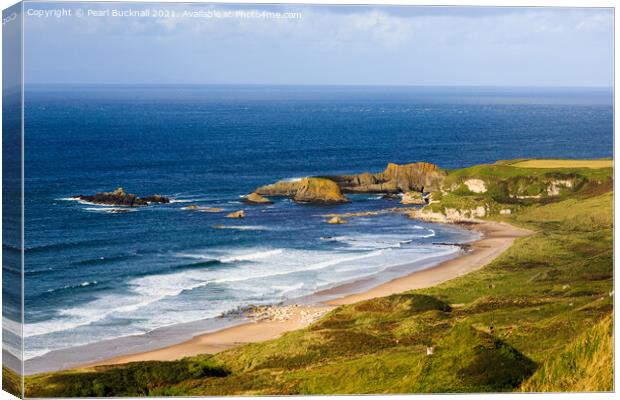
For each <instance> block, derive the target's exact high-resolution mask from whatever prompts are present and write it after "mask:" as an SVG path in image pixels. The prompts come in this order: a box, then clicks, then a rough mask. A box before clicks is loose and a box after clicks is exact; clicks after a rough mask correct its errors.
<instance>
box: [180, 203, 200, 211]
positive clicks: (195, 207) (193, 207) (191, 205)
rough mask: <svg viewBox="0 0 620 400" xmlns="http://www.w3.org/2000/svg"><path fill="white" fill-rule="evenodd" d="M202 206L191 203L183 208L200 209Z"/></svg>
mask: <svg viewBox="0 0 620 400" xmlns="http://www.w3.org/2000/svg"><path fill="white" fill-rule="evenodd" d="M199 208H200V207H198V206H197V205H196V204H190V205H189V206H187V207H183V208H182V209H183V210H198V209H199Z"/></svg>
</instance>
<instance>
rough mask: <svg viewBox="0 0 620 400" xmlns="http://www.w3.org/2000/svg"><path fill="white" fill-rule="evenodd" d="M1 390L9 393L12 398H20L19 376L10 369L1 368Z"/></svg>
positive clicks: (20, 385)
mask: <svg viewBox="0 0 620 400" xmlns="http://www.w3.org/2000/svg"><path fill="white" fill-rule="evenodd" d="M2 390H4V391H5V392H9V393H11V394H12V395H13V396H17V397H20V398H21V397H22V379H21V374H18V373H17V372H15V371H13V370H12V369H10V368H6V367H2Z"/></svg>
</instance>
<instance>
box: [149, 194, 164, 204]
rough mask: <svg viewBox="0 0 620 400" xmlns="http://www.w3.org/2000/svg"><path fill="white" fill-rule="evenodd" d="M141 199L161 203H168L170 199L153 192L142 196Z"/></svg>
mask: <svg viewBox="0 0 620 400" xmlns="http://www.w3.org/2000/svg"><path fill="white" fill-rule="evenodd" d="M142 200H144V201H146V202H147V203H161V204H168V203H170V199H169V198H167V197H164V196H162V195H159V194H154V195H152V196H147V197H143V198H142Z"/></svg>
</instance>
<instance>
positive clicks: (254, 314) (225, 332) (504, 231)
mask: <svg viewBox="0 0 620 400" xmlns="http://www.w3.org/2000/svg"><path fill="white" fill-rule="evenodd" d="M468 228H469V229H472V230H475V231H478V232H480V233H481V238H480V239H479V240H477V241H475V242H473V243H471V245H470V246H469V247H468V249H467V250H466V251H463V252H462V254H461V255H459V256H458V257H456V258H454V259H450V260H447V261H444V262H442V263H440V264H438V265H436V266H434V267H431V268H428V269H424V270H421V271H416V272H413V273H411V274H409V275H407V276H404V277H402V278H397V279H394V280H392V281H390V282H387V283H384V284H381V285H379V286H376V287H374V288H372V289H370V290H367V291H365V292H361V293H357V294H352V295H347V296H344V297H341V298H337V299H335V300H331V301H328V302H326V303H325V304H317V305H309V306H306V305H304V306H300V305H287V306H268V307H259V308H257V309H255V310H252V311H251V312H249V313H247V314H246V316H247V317H248V318H249V319H250V321H251V322H248V323H244V324H241V325H237V326H234V327H231V328H226V329H222V330H219V331H216V332H211V333H206V334H202V335H198V336H195V337H194V338H192V339H191V340H188V341H185V342H183V343H180V344H175V345H172V346H168V347H165V348H161V349H157V350H152V351H147V352H143V353H138V354H131V355H125V356H119V357H114V358H110V359H107V360H103V361H99V362H97V363H94V364H88V365H82V366H81V367H82V368H87V367H92V366H96V365H112V364H123V363H127V362H132V361H148V360H159V361H165V360H176V359H179V358H183V357H188V356H195V355H198V354H205V353H210V354H213V353H218V352H220V351H224V350H227V349H230V348H233V347H236V346H240V345H243V344H246V343H253V342H260V341H265V340H269V339H275V338H277V337H279V336H281V335H283V334H284V333H286V332H289V331H292V330H295V329H300V328H303V327H306V326H308V325H309V324H311V323H312V322H314V321H315V320H317V319H318V318H320V317H321V316H322V315H324V314H325V313H327V312H328V311H330V310H332V309H333V308H335V307H337V306H339V305H343V304H351V303H355V302H358V301H362V300H368V299H371V298H375V297H381V296H388V295H390V294H394V293H400V292H403V291H406V290H411V289H421V288H426V287H431V286H434V285H437V284H440V283H442V282H445V281H447V280H450V279H453V278H456V277H458V276H461V275H464V274H467V273H469V272H471V271H475V270H477V269H479V268H482V267H483V266H485V265H487V264H488V263H490V262H491V261H492V260H494V259H495V258H496V257H498V256H499V255H500V254H502V253H503V252H504V251H506V250H507V249H508V248H509V247H510V246H511V245H512V244H513V243H514V241H515V240H516V239H517V238H519V237H523V236H528V235H530V234H532V231H529V230H526V229H521V228H517V227H514V226H512V225H509V224H506V223H500V222H492V221H481V222H478V223H474V224H470V225H469V226H468ZM349 286H350V285H349ZM330 292H331V293H332V294H336V293H339V288H338V287H335V288H332V289H330V290H329V291H325V292H323V294H330Z"/></svg>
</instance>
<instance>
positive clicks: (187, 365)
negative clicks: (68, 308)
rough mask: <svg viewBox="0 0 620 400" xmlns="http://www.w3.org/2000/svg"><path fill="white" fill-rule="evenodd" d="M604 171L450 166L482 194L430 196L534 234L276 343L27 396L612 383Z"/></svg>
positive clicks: (63, 382)
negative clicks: (558, 186) (523, 194)
mask: <svg viewBox="0 0 620 400" xmlns="http://www.w3.org/2000/svg"><path fill="white" fill-rule="evenodd" d="M612 173H613V171H612V170H611V169H609V168H608V169H575V170H570V171H568V170H567V169H565V168H563V169H562V171H561V172H558V171H553V170H547V169H541V168H532V169H525V168H517V167H511V166H506V165H484V166H477V167H472V168H467V169H464V170H458V171H451V172H450V173H449V174H448V178H447V183H446V184H447V185H452V184H453V183H459V184H460V183H462V181H463V180H464V179H467V178H479V179H483V180H485V182H487V187H489V191H488V192H487V193H482V194H472V193H470V192H469V191H466V190H462V188H461V190H457V191H456V193H454V192H447V193H446V194H445V195H443V196H440V197H441V202H440V203H438V204H442V203H443V204H444V205H445V204H447V203H450V202H452V203H451V204H453V205H461V206H462V205H466V206H467V207H470V206H477V205H480V204H488V203H491V204H493V206H492V207H490V208H492V209H493V207H495V209H501V208H504V207H507V206H510V207H511V209H512V210H514V212H513V213H512V214H510V215H499V214H494V213H491V216H490V218H493V219H497V220H502V221H506V222H509V223H512V224H515V225H518V226H523V227H527V228H529V229H532V230H534V231H535V232H536V233H535V234H534V235H532V236H529V237H524V238H521V239H518V240H517V241H516V242H515V244H514V245H513V246H512V247H511V248H510V249H509V250H507V251H506V252H505V253H504V254H502V255H501V256H500V257H498V258H497V259H495V260H494V261H493V262H492V263H490V264H489V265H487V266H486V267H485V268H482V269H479V270H477V271H475V272H472V273H470V274H467V275H465V276H461V277H459V278H456V279H452V280H450V281H448V282H445V283H443V284H441V285H438V286H435V287H432V288H427V289H421V290H416V291H410V292H405V293H401V294H397V295H392V296H388V297H383V298H377V299H372V300H368V301H364V302H360V303H356V304H352V305H346V306H341V307H338V308H337V309H335V310H333V311H332V312H330V313H329V314H327V315H326V316H324V317H323V318H322V319H320V320H319V321H317V322H316V323H314V324H313V325H311V326H309V327H307V328H305V329H301V330H297V331H293V332H289V333H287V334H285V335H284V336H282V337H281V338H279V339H275V340H270V341H266V342H262V343H253V344H248V345H245V346H241V347H238V348H235V349H231V350H228V351H225V352H222V353H219V354H217V355H214V356H207V355H205V356H198V357H194V358H191V359H185V360H181V361H175V362H149V363H133V364H128V365H126V366H118V367H108V368H100V369H98V370H95V371H65V372H61V373H55V374H42V375H37V376H33V377H28V378H27V380H26V389H27V395H28V396H31V397H37V396H50V397H51V396H80V395H82V396H83V395H88V396H97V395H102V394H105V395H116V396H122V395H124V396H127V395H132V396H133V395H136V396H137V395H156V394H157V395H167V394H176V395H255V394H256V395H268V394H365V393H437V392H499V391H559V390H560V391H575V390H579V391H608V390H611V389H612V384H613V382H612V377H613V371H612V365H613V332H612V329H613V320H612V313H613V297H612V296H610V292H611V291H612V290H613V246H612V245H613V218H612V217H613V214H612V207H613V193H612V192H611V190H612V186H611V184H610V183H611V176H612ZM530 174H531V175H530ZM558 174H560V175H558ZM566 174H570V176H571V179H575V181H576V182H579V184H578V185H576V186H575V187H574V188H572V189H571V190H568V191H566V192H563V193H561V194H560V195H558V196H553V197H546V196H542V197H541V198H539V199H534V200H527V201H526V200H523V201H522V200H519V201H515V200H514V199H510V198H509V197H506V196H505V195H506V193H505V192H504V197H501V196H499V195H498V191H497V190H495V189H494V188H502V187H503V188H506V187H508V188H509V190H512V189H510V188H518V187H520V186H519V185H521V184H522V182H534V184H538V183H540V182H543V183H542V184H541V185H543V186H544V185H546V182H547V181H545V180H548V179H556V178H557V177H558V176H560V177H564V178H565V177H566V176H567V175H566ZM511 185H512V186H511ZM543 186H541V187H543ZM519 190H521V189H519ZM523 190H529V189H528V188H527V187H524V188H523ZM532 190H533V191H536V190H539V189H538V188H537V187H536V188H534V189H532ZM500 194H501V191H500ZM508 194H509V193H508ZM433 206H436V205H433ZM428 347H432V348H433V354H432V355H427V348H428ZM201 365H202V366H205V368H203V367H200V366H201Z"/></svg>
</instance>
